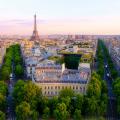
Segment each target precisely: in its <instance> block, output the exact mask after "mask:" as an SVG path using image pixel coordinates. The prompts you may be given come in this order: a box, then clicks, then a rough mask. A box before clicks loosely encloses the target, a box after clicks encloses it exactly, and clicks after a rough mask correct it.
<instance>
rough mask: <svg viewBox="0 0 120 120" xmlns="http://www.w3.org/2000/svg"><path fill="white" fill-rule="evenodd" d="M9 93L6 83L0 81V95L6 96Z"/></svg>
mask: <svg viewBox="0 0 120 120" xmlns="http://www.w3.org/2000/svg"><path fill="white" fill-rule="evenodd" d="M7 92H8V88H7V84H6V83H5V82H4V81H0V93H1V94H2V95H6V94H7Z"/></svg>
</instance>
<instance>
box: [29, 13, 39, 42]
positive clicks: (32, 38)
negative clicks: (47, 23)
mask: <svg viewBox="0 0 120 120" xmlns="http://www.w3.org/2000/svg"><path fill="white" fill-rule="evenodd" d="M39 39H40V38H39V35H38V31H37V23H36V14H35V15H34V30H33V34H32V37H31V40H33V41H37V40H39Z"/></svg>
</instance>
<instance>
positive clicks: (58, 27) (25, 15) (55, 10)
mask: <svg viewBox="0 0 120 120" xmlns="http://www.w3.org/2000/svg"><path fill="white" fill-rule="evenodd" d="M119 5H120V1H118V0H116V1H115V2H114V1H112V0H106V1H104V0H101V1H96V0H93V1H92V2H91V1H89V0H85V1H82V0H75V1H72V0H69V1H68V0H66V1H63V0H62V1H60V2H59V1H55V0H53V2H50V1H48V0H44V1H43V0H39V1H38V0H36V1H34V0H29V1H28V0H26V1H23V0H21V1H15V0H13V2H11V3H10V2H8V1H7V0H5V1H1V4H0V8H1V11H0V33H1V34H10V35H14V34H20V35H31V34H32V30H33V15H34V14H35V13H36V14H37V24H38V32H39V34H40V35H44V34H45V35H46V34H120V23H119V21H120V15H119V12H120V8H119Z"/></svg>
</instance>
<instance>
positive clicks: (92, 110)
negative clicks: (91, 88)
mask: <svg viewBox="0 0 120 120" xmlns="http://www.w3.org/2000/svg"><path fill="white" fill-rule="evenodd" d="M97 102H98V101H97V100H96V98H95V97H94V96H92V97H91V98H87V108H86V109H87V112H88V113H89V115H96V114H97V113H96V111H97V106H98V104H97Z"/></svg>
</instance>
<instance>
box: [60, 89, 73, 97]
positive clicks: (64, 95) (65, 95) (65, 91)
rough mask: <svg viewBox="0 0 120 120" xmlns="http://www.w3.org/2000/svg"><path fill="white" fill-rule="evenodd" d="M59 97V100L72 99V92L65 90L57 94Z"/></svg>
mask: <svg viewBox="0 0 120 120" xmlns="http://www.w3.org/2000/svg"><path fill="white" fill-rule="evenodd" d="M59 97H60V98H63V97H64V98H65V97H70V98H72V97H74V91H73V90H72V89H70V88H65V89H63V90H61V91H60V94H59Z"/></svg>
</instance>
